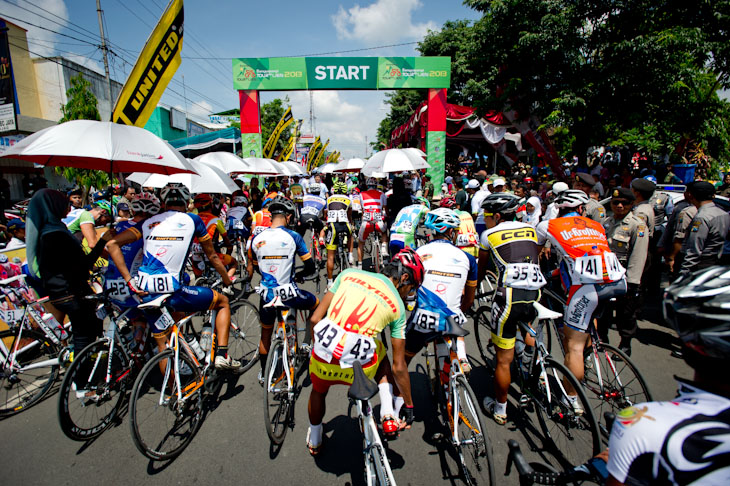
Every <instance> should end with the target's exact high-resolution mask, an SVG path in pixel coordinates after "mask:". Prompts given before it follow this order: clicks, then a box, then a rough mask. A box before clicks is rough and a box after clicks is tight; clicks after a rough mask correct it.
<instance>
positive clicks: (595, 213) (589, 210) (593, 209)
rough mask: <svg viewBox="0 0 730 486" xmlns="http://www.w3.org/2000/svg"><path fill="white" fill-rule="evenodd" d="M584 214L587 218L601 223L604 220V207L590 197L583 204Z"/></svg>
mask: <svg viewBox="0 0 730 486" xmlns="http://www.w3.org/2000/svg"><path fill="white" fill-rule="evenodd" d="M584 216H585V217H586V218H588V219H592V220H593V221H595V222H596V223H598V224H600V225H603V223H604V222H605V221H606V208H604V207H603V205H602V204H601V203H599V202H598V201H596V200H595V199H591V200H589V201H588V203H587V204H586V205H585V214H584Z"/></svg>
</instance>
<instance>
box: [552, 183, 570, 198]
mask: <svg viewBox="0 0 730 486" xmlns="http://www.w3.org/2000/svg"><path fill="white" fill-rule="evenodd" d="M568 189H569V187H568V184H566V183H565V182H556V183H555V184H553V194H555V195H558V194H560V193H561V192H565V191H567V190H568Z"/></svg>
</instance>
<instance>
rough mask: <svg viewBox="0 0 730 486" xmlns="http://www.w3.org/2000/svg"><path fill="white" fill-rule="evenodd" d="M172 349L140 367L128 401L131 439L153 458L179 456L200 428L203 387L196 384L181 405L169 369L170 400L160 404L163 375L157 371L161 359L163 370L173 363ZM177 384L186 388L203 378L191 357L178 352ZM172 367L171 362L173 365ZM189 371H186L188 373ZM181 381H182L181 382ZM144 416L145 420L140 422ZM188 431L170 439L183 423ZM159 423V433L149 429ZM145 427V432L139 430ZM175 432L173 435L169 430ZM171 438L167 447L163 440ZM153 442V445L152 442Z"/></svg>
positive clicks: (142, 451)
mask: <svg viewBox="0 0 730 486" xmlns="http://www.w3.org/2000/svg"><path fill="white" fill-rule="evenodd" d="M174 356H175V352H174V350H172V349H167V350H165V351H163V352H161V353H159V354H157V355H156V356H154V357H153V358H152V359H151V360H149V361H148V362H147V364H146V365H145V366H144V368H142V371H141V372H140V374H139V376H138V377H137V380H136V381H135V382H134V387H133V388H132V398H131V400H130V403H129V417H130V420H129V428H130V430H131V432H132V440H133V442H134V445H135V446H136V447H137V449H138V450H139V451H140V452H141V453H142V454H143V455H144V456H145V457H148V458H150V459H152V460H169V459H173V458H175V457H177V456H178V455H180V453H181V452H182V451H184V450H185V448H186V447H187V446H188V444H190V441H191V440H193V437H194V436H195V434H196V433H197V431H198V429H199V428H200V425H201V422H202V418H203V417H202V416H203V410H202V402H203V393H202V392H203V387H199V388H198V389H197V390H196V391H195V392H193V395H192V396H191V397H190V399H189V400H186V401H185V404H184V406H183V407H182V408H181V407H179V405H178V402H177V398H176V393H177V389H176V386H177V385H176V384H175V379H174V375H173V373H172V369H170V374H169V378H168V381H167V383H168V384H169V385H171V386H172V390H171V393H170V397H171V398H170V399H167V400H166V401H165V402H164V403H163V404H160V403H159V400H160V392H161V388H162V384H163V374H162V371H161V370H160V362H161V361H163V360H168V362H167V364H166V365H165V366H166V369H167V367H168V366H170V363H173V360H174ZM180 363H182V365H180V368H181V372H180V382H181V383H180V387H181V389H183V390H185V388H186V387H188V386H190V385H191V384H193V383H198V382H199V381H200V380H202V378H203V377H202V374H201V373H200V369H199V368H198V366H197V365H196V364H195V363H194V362H193V360H192V359H191V358H190V357H189V356H188V355H187V354H185V353H184V352H183V351H182V350H181V351H180ZM173 366H174V364H173ZM188 373H189V374H188ZM183 380H184V381H183ZM143 419H144V422H140V421H141V420H143ZM186 422H187V427H185V430H186V431H187V432H186V434H185V436H184V437H183V438H182V439H180V440H178V441H173V440H172V439H176V438H178V437H179V436H180V435H181V432H180V431H181V430H182V428H183V426H185V425H186ZM160 423H162V426H161V427H160V429H161V430H164V433H162V434H155V433H151V432H149V430H150V429H151V428H152V426H154V425H155V424H160ZM143 428H144V434H143V433H142V429H143ZM173 431H174V434H173V433H172V432H173ZM155 435H159V436H161V439H154V436H155ZM168 439H169V440H170V447H169V448H167V447H165V450H163V446H164V445H166V444H165V442H166V441H167V440H168ZM155 444H156V445H155Z"/></svg>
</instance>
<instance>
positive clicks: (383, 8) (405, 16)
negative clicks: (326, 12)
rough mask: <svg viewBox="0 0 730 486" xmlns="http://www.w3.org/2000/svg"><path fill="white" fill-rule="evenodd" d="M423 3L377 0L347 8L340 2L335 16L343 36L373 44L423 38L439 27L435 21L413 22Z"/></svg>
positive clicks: (336, 25)
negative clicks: (414, 12)
mask: <svg viewBox="0 0 730 486" xmlns="http://www.w3.org/2000/svg"><path fill="white" fill-rule="evenodd" d="M421 6H422V3H421V1H420V0H377V1H376V2H375V3H372V4H370V5H368V6H366V7H361V6H360V5H355V6H354V7H352V8H350V9H347V10H345V9H344V8H343V7H342V6H341V5H340V7H339V9H338V10H337V13H336V14H335V15H333V16H332V17H331V18H332V23H333V24H334V26H335V29H336V30H337V37H338V38H340V39H353V40H359V41H363V42H365V41H366V42H369V43H371V44H372V43H375V44H377V43H388V42H398V41H400V40H404V39H421V38H423V36H425V35H426V33H427V32H428V30H429V29H430V30H437V26H436V24H435V23H434V22H431V21H429V22H426V23H419V24H414V23H413V18H412V15H413V11H414V10H416V9H418V8H420V7H421Z"/></svg>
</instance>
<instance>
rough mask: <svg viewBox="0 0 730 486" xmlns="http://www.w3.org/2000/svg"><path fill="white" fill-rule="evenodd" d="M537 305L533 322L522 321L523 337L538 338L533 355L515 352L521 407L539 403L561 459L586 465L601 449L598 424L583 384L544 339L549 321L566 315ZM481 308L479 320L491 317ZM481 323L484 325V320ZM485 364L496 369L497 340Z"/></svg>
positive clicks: (545, 429)
mask: <svg viewBox="0 0 730 486" xmlns="http://www.w3.org/2000/svg"><path fill="white" fill-rule="evenodd" d="M533 306H534V308H535V310H536V313H537V315H536V316H535V319H534V320H533V321H532V323H530V324H529V325H528V324H527V323H524V322H518V325H519V327H520V330H521V332H522V336H526V335H528V334H529V335H530V336H532V337H533V338H534V339H535V347H534V348H532V349H533V351H532V353H531V354H532V356H531V357H530V356H529V354H526V355H525V358H523V359H519V358H520V357H519V356H518V353H515V356H517V357H518V359H516V360H515V362H516V363H517V365H516V366H513V369H512V377H513V381H516V382H518V383H519V387H520V390H521V392H522V396H521V397H520V406H521V407H522V408H527V407H529V406H530V405H533V406H534V408H535V411H536V413H537V418H538V422H539V423H540V427H541V429H542V431H543V433H544V435H545V438H546V439H547V442H548V447H549V448H550V449H551V452H552V453H553V454H554V455H555V457H556V458H557V459H558V460H559V461H560V462H562V463H563V464H565V465H566V466H575V465H578V464H582V463H584V462H586V461H587V460H588V459H590V458H591V457H593V456H595V455H596V454H598V453H599V452H600V447H601V439H600V433H599V427H598V422H597V421H596V416H595V413H594V411H593V408H592V407H591V406H590V402H589V401H588V397H587V396H586V393H585V391H584V389H583V387H582V386H581V385H580V383H579V382H578V380H577V379H576V378H575V376H574V375H573V374H572V373H571V372H570V370H569V369H568V368H567V367H566V366H565V365H563V364H562V363H560V362H558V361H556V360H555V359H554V358H553V357H552V356H551V355H550V352H549V351H548V349H547V347H546V345H545V343H544V341H543V337H542V336H543V334H544V333H543V328H544V323H545V321H547V320H550V319H552V320H555V319H558V318H560V317H561V316H562V314H560V313H558V312H554V311H551V310H550V309H548V308H546V307H544V306H543V305H541V304H540V303H538V302H534V303H533ZM481 311H482V309H480V311H478V312H477V316H476V318H475V319H482V318H485V317H486V316H488V314H486V316H485V313H483V312H481ZM486 318H488V317H486ZM477 325H482V326H483V324H481V323H480V324H477ZM518 339H520V338H518ZM518 344H519V343H518ZM522 344H524V341H522ZM526 351H527V349H526V350H525V352H526ZM485 362H486V365H487V366H488V367H489V368H490V369H491V370H492V372H495V371H496V354H495V346H494V344H493V343H490V344H489V346H488V347H487V348H486V359H485ZM513 364H514V362H513ZM515 368H516V369H515ZM569 389H572V390H574V393H575V398H573V399H571V398H569V393H568V390H569ZM570 395H571V396H572V394H570Z"/></svg>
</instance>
